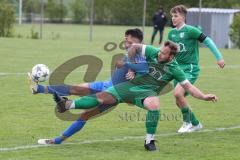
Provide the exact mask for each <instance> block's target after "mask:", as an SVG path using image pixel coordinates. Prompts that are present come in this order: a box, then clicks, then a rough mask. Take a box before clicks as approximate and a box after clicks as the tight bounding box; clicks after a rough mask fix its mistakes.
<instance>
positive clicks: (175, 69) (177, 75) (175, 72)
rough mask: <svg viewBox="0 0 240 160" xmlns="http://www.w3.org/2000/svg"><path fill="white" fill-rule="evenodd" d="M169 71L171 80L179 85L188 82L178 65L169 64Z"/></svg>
mask: <svg viewBox="0 0 240 160" xmlns="http://www.w3.org/2000/svg"><path fill="white" fill-rule="evenodd" d="M169 70H170V72H171V74H172V76H173V79H175V80H176V81H178V82H179V83H180V84H185V83H187V82H188V80H187V78H186V75H185V73H184V72H183V70H182V69H181V68H180V67H179V66H178V65H173V64H171V65H170V67H169Z"/></svg>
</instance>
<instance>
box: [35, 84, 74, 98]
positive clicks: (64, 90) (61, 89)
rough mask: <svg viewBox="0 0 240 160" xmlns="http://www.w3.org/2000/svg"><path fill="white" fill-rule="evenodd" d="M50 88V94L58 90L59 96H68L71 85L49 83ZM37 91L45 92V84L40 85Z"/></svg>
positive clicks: (48, 87)
mask: <svg viewBox="0 0 240 160" xmlns="http://www.w3.org/2000/svg"><path fill="white" fill-rule="evenodd" d="M46 87H47V89H48V94H53V93H54V92H57V94H58V95H59V96H68V95H70V93H69V92H70V86H69V85H55V86H54V85H49V86H46ZM37 93H45V86H43V85H40V84H39V85H38V88H37Z"/></svg>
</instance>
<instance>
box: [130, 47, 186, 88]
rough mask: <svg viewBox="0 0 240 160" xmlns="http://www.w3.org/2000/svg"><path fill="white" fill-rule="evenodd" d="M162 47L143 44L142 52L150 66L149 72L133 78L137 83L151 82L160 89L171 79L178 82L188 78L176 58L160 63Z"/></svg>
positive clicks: (145, 83) (133, 81)
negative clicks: (159, 56)
mask: <svg viewBox="0 0 240 160" xmlns="http://www.w3.org/2000/svg"><path fill="white" fill-rule="evenodd" d="M159 51H160V49H159V48H155V47H153V46H148V45H143V48H142V54H143V56H145V58H146V61H147V63H148V67H149V73H148V74H147V75H145V76H140V77H139V78H136V79H134V80H132V83H135V84H138V85H139V84H143V85H147V84H151V85H155V86H158V88H159V91H161V89H162V88H163V87H164V86H165V85H166V84H167V83H168V82H170V81H171V80H173V79H175V80H177V81H178V82H180V83H181V82H184V81H185V80H186V77H185V74H184V72H183V71H182V69H181V68H180V67H179V65H178V63H177V62H176V60H175V59H173V60H172V61H171V62H165V63H158V60H157V59H158V54H159Z"/></svg>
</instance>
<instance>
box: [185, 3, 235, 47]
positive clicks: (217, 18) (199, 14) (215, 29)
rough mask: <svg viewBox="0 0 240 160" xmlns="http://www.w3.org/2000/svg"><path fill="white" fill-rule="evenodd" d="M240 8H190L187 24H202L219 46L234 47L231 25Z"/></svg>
mask: <svg viewBox="0 0 240 160" xmlns="http://www.w3.org/2000/svg"><path fill="white" fill-rule="evenodd" d="M237 12H240V10H238V9H220V8H201V9H200V8H189V9H188V14H187V24H189V25H193V26H200V27H201V28H202V30H203V32H204V33H205V34H206V35H207V36H209V37H211V38H212V39H213V41H214V42H215V43H216V45H217V47H219V48H232V47H233V43H232V42H231V40H230V37H229V31H230V25H231V24H232V22H233V17H234V14H235V13H237Z"/></svg>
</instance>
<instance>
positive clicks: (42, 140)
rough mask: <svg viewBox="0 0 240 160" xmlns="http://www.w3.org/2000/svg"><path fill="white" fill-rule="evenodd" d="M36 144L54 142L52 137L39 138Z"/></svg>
mask: <svg viewBox="0 0 240 160" xmlns="http://www.w3.org/2000/svg"><path fill="white" fill-rule="evenodd" d="M38 144H41V145H48V144H55V142H54V139H39V140H38Z"/></svg>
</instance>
